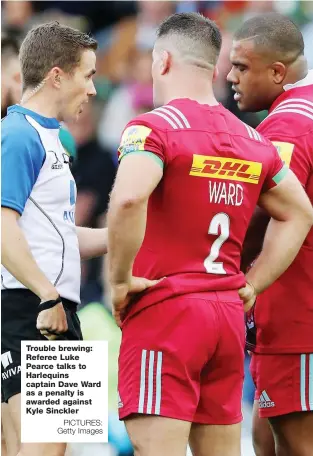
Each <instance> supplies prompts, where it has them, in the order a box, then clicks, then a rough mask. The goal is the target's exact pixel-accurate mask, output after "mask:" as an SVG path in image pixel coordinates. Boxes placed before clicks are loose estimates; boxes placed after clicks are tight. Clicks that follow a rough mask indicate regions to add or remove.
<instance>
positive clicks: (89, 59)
mask: <svg viewBox="0 0 313 456" xmlns="http://www.w3.org/2000/svg"><path fill="white" fill-rule="evenodd" d="M95 72H96V54H95V53H94V51H92V50H89V49H88V50H85V51H83V52H82V55H81V60H80V64H79V66H78V67H77V68H76V69H75V70H74V72H73V73H71V74H69V75H67V77H66V78H64V79H63V81H62V85H61V90H60V100H61V101H60V120H64V121H73V120H74V121H76V120H78V117H79V115H80V114H81V113H82V112H83V108H84V104H85V103H88V100H89V98H90V97H93V96H95V95H96V93H97V92H96V89H95V86H94V83H93V80H92V77H93V75H94V74H95Z"/></svg>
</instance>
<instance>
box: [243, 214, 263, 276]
mask: <svg viewBox="0 0 313 456" xmlns="http://www.w3.org/2000/svg"><path fill="white" fill-rule="evenodd" d="M269 221H270V216H269V215H268V214H267V213H266V212H265V210H264V209H262V208H260V207H259V206H257V207H256V209H255V211H254V214H253V216H252V219H251V221H250V225H249V228H248V230H247V233H246V237H245V240H244V244H243V248H242V254H241V267H240V268H241V270H242V271H243V272H246V270H247V269H248V268H249V266H250V265H251V263H252V262H253V260H255V258H256V257H257V256H258V255H259V253H260V252H261V250H262V245H263V240H264V236H265V232H266V228H267V226H268V222H269Z"/></svg>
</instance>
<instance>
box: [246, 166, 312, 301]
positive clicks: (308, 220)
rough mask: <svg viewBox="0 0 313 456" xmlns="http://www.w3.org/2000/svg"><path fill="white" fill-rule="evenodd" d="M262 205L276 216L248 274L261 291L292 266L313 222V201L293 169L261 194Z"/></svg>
mask: <svg viewBox="0 0 313 456" xmlns="http://www.w3.org/2000/svg"><path fill="white" fill-rule="evenodd" d="M259 205H260V206H261V207H262V208H264V209H265V211H266V212H267V213H268V214H269V215H270V216H271V217H272V218H271V220H270V222H269V224H268V228H267V230H266V233H265V238H264V243H263V248H262V251H261V253H260V255H259V256H258V258H257V259H256V261H255V263H254V264H253V266H252V268H251V269H250V270H249V272H248V273H247V274H246V279H247V281H248V282H249V283H251V284H252V285H253V286H254V288H255V290H256V293H257V294H259V293H261V292H262V291H263V290H265V289H266V288H267V287H268V286H270V285H271V284H272V283H273V282H274V281H275V280H276V279H277V278H278V277H279V276H280V275H281V274H282V273H283V272H284V271H285V270H286V269H287V268H288V267H289V265H290V264H291V263H292V261H293V260H294V259H295V257H296V255H297V253H298V251H299V250H300V248H301V246H302V244H303V242H304V240H305V238H306V236H307V234H308V232H309V230H310V229H311V227H312V225H313V208H312V205H311V202H310V200H309V198H308V196H307V195H306V193H305V191H304V190H303V187H302V185H301V184H300V182H299V180H298V179H297V178H296V176H295V175H294V174H293V172H292V171H291V170H288V172H287V174H286V176H285V177H284V178H283V179H282V181H281V182H280V183H279V184H278V185H277V186H276V187H274V188H272V189H270V190H268V191H267V192H265V193H263V194H262V195H261V197H260V199H259Z"/></svg>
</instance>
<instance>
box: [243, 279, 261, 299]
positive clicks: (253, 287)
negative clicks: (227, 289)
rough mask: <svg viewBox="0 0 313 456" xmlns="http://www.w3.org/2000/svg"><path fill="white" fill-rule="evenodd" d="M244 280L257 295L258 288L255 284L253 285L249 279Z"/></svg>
mask: <svg viewBox="0 0 313 456" xmlns="http://www.w3.org/2000/svg"><path fill="white" fill-rule="evenodd" d="M246 282H247V284H248V285H250V287H251V288H252V290H253V293H254V295H255V297H257V296H258V294H259V293H258V290H257V288H256V286H255V285H254V283H253V282H252V281H251V280H249V279H246Z"/></svg>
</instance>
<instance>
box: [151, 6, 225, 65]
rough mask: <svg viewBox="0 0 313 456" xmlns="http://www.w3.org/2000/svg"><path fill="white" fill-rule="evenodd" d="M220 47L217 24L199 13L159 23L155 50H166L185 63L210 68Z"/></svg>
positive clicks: (178, 15) (176, 15) (181, 14)
mask: <svg viewBox="0 0 313 456" xmlns="http://www.w3.org/2000/svg"><path fill="white" fill-rule="evenodd" d="M221 45H222V37H221V32H220V31H219V29H218V27H217V25H216V24H215V23H214V22H213V21H211V20H210V19H207V18H206V17H204V16H202V14H199V13H177V14H173V15H172V16H169V17H168V18H167V19H165V21H163V22H162V23H161V25H160V26H159V29H158V32H157V41H156V45H155V49H156V50H158V49H162V48H167V50H169V51H170V52H172V53H176V55H178V56H179V57H180V58H181V59H183V61H185V62H186V63H189V64H192V65H196V66H199V67H201V68H207V69H213V67H214V66H215V65H216V62H217V59H218V56H219V53H220V50H221Z"/></svg>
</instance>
